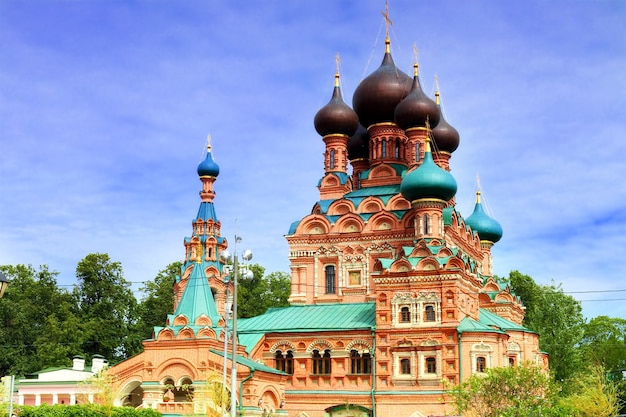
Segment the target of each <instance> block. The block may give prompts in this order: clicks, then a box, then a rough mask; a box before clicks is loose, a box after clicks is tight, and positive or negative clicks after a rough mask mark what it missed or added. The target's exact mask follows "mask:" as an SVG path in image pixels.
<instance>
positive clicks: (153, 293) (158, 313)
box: [138, 262, 182, 339]
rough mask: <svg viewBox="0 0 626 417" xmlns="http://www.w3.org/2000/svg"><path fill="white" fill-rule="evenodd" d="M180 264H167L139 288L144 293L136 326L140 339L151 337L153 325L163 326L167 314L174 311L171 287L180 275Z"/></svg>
mask: <svg viewBox="0 0 626 417" xmlns="http://www.w3.org/2000/svg"><path fill="white" fill-rule="evenodd" d="M181 266H182V263H181V262H173V263H171V264H169V265H167V266H166V267H165V269H163V270H161V271H159V273H158V274H157V276H156V277H155V278H154V281H148V282H146V283H145V285H144V286H143V287H141V288H140V290H141V291H142V292H143V293H144V296H143V297H142V299H141V302H140V304H139V309H138V316H139V317H138V320H139V322H138V328H139V332H141V337H142V339H147V338H149V337H151V336H152V331H153V329H154V327H155V326H163V325H164V324H165V319H166V318H167V315H168V314H171V313H172V312H173V311H174V295H173V293H172V287H173V286H174V282H175V280H176V277H177V276H179V275H180V269H181Z"/></svg>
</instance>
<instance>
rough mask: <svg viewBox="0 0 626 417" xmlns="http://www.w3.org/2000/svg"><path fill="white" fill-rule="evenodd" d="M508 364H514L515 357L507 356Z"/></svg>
mask: <svg viewBox="0 0 626 417" xmlns="http://www.w3.org/2000/svg"><path fill="white" fill-rule="evenodd" d="M509 366H515V357H514V356H509Z"/></svg>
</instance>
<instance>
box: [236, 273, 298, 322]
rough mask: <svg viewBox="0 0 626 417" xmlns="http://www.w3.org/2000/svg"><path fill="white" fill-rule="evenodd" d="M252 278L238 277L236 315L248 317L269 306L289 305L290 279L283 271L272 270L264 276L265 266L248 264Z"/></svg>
mask: <svg viewBox="0 0 626 417" xmlns="http://www.w3.org/2000/svg"><path fill="white" fill-rule="evenodd" d="M249 269H250V270H251V271H252V272H253V276H252V278H244V277H239V278H238V281H237V282H238V284H237V302H238V305H237V313H238V314H237V316H238V317H240V318H248V317H254V316H258V315H260V314H263V313H265V311H266V310H267V309H268V308H271V307H284V306H287V305H289V303H288V302H287V299H288V298H289V294H290V293H291V281H290V279H289V276H288V275H287V274H286V273H284V272H273V273H271V274H269V275H268V276H266V277H264V274H265V268H263V267H262V266H261V265H259V264H253V265H250V266H249Z"/></svg>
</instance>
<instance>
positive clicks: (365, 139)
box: [348, 124, 370, 161]
mask: <svg viewBox="0 0 626 417" xmlns="http://www.w3.org/2000/svg"><path fill="white" fill-rule="evenodd" d="M369 143H370V134H369V133H368V132H367V129H366V128H365V126H363V125H361V124H360V125H359V128H358V129H357V130H356V133H355V134H354V135H352V136H351V137H350V139H348V160H349V161H354V160H355V159H367V158H369Z"/></svg>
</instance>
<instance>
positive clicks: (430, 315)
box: [424, 306, 435, 321]
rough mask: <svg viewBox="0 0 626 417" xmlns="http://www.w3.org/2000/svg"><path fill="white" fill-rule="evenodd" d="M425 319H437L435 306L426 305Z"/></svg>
mask: <svg viewBox="0 0 626 417" xmlns="http://www.w3.org/2000/svg"><path fill="white" fill-rule="evenodd" d="M424 321H435V307H433V306H426V308H425V309H424Z"/></svg>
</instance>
